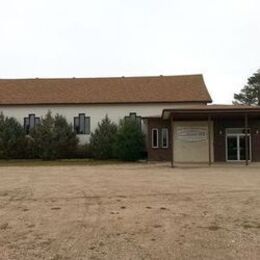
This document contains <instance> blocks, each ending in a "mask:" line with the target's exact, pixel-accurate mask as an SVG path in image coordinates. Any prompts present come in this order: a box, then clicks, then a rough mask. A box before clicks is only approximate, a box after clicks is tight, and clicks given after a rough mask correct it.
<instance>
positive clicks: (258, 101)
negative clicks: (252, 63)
mask: <svg viewBox="0 0 260 260" xmlns="http://www.w3.org/2000/svg"><path fill="white" fill-rule="evenodd" d="M234 99H235V100H234V102H233V103H234V104H245V105H256V106H260V69H259V70H258V71H257V72H256V73H254V74H253V76H251V77H250V78H248V80H247V85H245V86H244V88H243V89H242V90H241V91H240V93H239V94H235V95H234Z"/></svg>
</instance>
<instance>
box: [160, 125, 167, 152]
mask: <svg viewBox="0 0 260 260" xmlns="http://www.w3.org/2000/svg"><path fill="white" fill-rule="evenodd" d="M164 131H165V133H166V135H165V137H166V145H164V144H163V138H164V136H163V132H164ZM161 147H162V148H163V149H168V148H169V129H168V128H166V127H164V128H162V130H161Z"/></svg>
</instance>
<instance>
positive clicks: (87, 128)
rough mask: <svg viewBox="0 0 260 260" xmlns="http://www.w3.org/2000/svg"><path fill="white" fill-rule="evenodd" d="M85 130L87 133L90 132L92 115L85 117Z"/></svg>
mask: <svg viewBox="0 0 260 260" xmlns="http://www.w3.org/2000/svg"><path fill="white" fill-rule="evenodd" d="M85 131H86V134H88V135H89V134H90V117H89V116H88V117H85Z"/></svg>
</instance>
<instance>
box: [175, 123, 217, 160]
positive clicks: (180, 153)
mask: <svg viewBox="0 0 260 260" xmlns="http://www.w3.org/2000/svg"><path fill="white" fill-rule="evenodd" d="M198 129H199V131H202V132H203V133H205V136H204V138H201V140H195V139H194V140H191V139H189V137H183V136H182V135H181V133H182V132H183V130H184V131H186V130H187V131H194V130H195V131H197V130H198ZM213 139H214V135H213V122H211V154H212V157H211V158H212V162H213V161H214V154H213ZM173 140H174V144H173V156H174V161H175V162H177V163H178V162H180V163H182V162H190V163H196V162H208V161H209V145H208V144H209V136H208V122H207V121H185V122H184V121H175V122H174V123H173Z"/></svg>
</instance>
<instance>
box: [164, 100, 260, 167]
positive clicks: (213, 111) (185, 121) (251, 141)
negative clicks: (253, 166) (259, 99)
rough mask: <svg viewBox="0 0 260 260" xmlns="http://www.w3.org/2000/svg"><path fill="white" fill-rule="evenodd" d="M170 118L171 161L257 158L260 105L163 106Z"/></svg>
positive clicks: (259, 155)
mask: <svg viewBox="0 0 260 260" xmlns="http://www.w3.org/2000/svg"><path fill="white" fill-rule="evenodd" d="M162 119H163V120H169V121H170V133H171V139H172V147H171V153H172V155H171V165H172V167H174V165H175V164H176V163H208V165H211V164H212V163H214V162H218V163H221V162H243V163H245V165H248V164H249V163H250V162H251V161H255V162H259V161H260V132H259V131H260V108H259V107H251V106H241V105H239V106H238V105H208V106H206V105H205V106H203V105H202V106H201V105H200V106H192V107H191V106H190V107H188V106H187V107H182V108H176V109H165V110H164V111H163V115H162Z"/></svg>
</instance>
